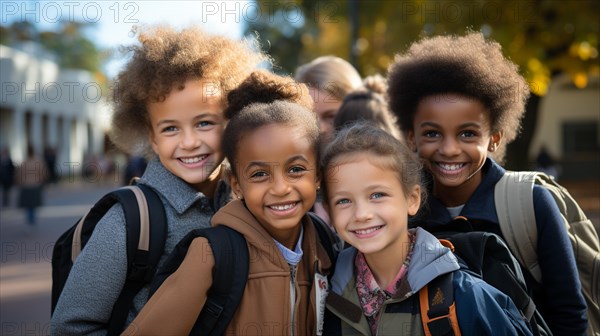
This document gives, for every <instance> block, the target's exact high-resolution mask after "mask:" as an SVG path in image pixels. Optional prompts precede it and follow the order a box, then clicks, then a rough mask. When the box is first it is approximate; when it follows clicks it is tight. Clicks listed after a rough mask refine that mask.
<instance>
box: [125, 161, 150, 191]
mask: <svg viewBox="0 0 600 336" xmlns="http://www.w3.org/2000/svg"><path fill="white" fill-rule="evenodd" d="M147 165H148V162H147V161H146V158H144V157H143V156H141V155H139V154H132V155H129V156H128V157H127V166H126V167H125V176H124V178H123V183H124V184H125V185H129V184H131V182H132V180H133V179H134V178H136V177H141V176H142V175H143V174H144V170H146V166H147Z"/></svg>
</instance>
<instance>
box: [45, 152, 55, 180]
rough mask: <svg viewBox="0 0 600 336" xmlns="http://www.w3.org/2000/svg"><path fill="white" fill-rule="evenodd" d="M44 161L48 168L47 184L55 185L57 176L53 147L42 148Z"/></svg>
mask: <svg viewBox="0 0 600 336" xmlns="http://www.w3.org/2000/svg"><path fill="white" fill-rule="evenodd" d="M44 161H45V162H46V167H47V168H48V182H49V183H55V182H56V181H58V176H57V174H56V149H54V147H51V146H45V147H44Z"/></svg>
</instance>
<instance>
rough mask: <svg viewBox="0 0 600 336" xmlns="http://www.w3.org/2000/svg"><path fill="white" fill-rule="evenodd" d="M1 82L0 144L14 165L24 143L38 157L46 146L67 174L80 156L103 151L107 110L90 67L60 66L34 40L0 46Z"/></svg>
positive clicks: (77, 165) (21, 156) (23, 151)
mask: <svg viewBox="0 0 600 336" xmlns="http://www.w3.org/2000/svg"><path fill="white" fill-rule="evenodd" d="M17 48H18V49H17ZM0 83H1V85H2V89H1V97H0V147H4V146H6V147H8V148H9V149H10V154H11V156H12V159H13V161H14V162H15V163H16V164H19V163H21V162H22V161H23V160H24V159H25V154H26V149H27V146H28V145H32V146H33V148H34V149H35V152H36V153H37V154H39V155H40V156H41V155H43V153H44V149H46V148H51V149H53V150H54V151H55V153H56V166H55V169H56V170H57V172H58V173H59V174H60V175H62V176H66V175H67V174H69V173H73V172H76V173H79V172H80V171H81V170H82V168H83V167H82V165H83V162H84V156H87V155H97V154H102V153H103V152H104V146H105V140H104V139H105V132H106V129H107V125H108V120H109V118H110V116H109V113H110V109H109V108H108V104H107V103H106V92H102V88H101V86H100V85H99V84H98V83H97V82H96V81H95V80H94V78H93V76H92V74H91V73H90V72H88V71H84V70H72V69H61V68H59V66H58V65H57V64H56V62H54V61H53V60H52V56H51V55H48V54H47V53H46V52H45V51H44V50H43V49H42V48H40V47H39V46H38V45H36V44H35V43H27V44H24V45H21V46H19V47H16V48H15V47H7V46H3V45H0Z"/></svg>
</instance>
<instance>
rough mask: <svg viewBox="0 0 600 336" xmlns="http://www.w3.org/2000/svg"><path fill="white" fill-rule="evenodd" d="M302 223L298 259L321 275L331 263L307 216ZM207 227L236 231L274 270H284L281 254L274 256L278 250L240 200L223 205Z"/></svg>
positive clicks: (273, 241)
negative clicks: (300, 256) (219, 227)
mask: <svg viewBox="0 0 600 336" xmlns="http://www.w3.org/2000/svg"><path fill="white" fill-rule="evenodd" d="M302 223H303V225H304V226H303V228H304V234H303V241H302V250H303V252H304V253H303V257H302V259H303V260H305V261H306V260H308V262H309V263H308V264H306V265H310V266H311V267H312V265H317V267H318V271H319V272H320V273H322V274H323V270H327V269H329V268H330V266H331V262H330V261H329V258H327V252H326V251H325V249H324V248H323V247H322V246H320V244H318V242H317V237H318V234H317V232H316V229H315V228H314V225H312V222H311V221H310V217H309V216H308V215H304V217H303V219H302ZM309 224H310V225H309ZM211 225H212V226H216V225H225V226H228V227H230V228H232V229H234V230H236V231H238V232H239V233H241V234H243V235H244V237H245V238H246V241H247V242H248V245H252V246H253V247H254V248H256V249H257V250H258V251H259V253H261V257H262V256H264V257H267V258H268V259H269V261H270V262H271V263H273V264H275V265H277V267H280V268H282V269H285V270H288V269H289V266H288V263H287V261H286V260H285V258H284V257H283V255H281V253H274V252H275V251H277V252H279V249H278V248H277V246H276V243H275V240H274V239H273V237H271V235H270V234H269V233H268V232H267V230H265V229H264V228H263V227H262V225H260V223H258V221H257V220H256V219H255V218H254V216H252V214H251V213H250V211H248V209H247V208H246V206H245V205H244V202H243V201H241V200H233V201H231V202H229V203H228V204H227V205H225V206H223V207H222V208H221V209H220V210H219V211H218V212H217V213H216V214H215V215H214V216H213V218H212V219H211ZM306 258H308V259H306Z"/></svg>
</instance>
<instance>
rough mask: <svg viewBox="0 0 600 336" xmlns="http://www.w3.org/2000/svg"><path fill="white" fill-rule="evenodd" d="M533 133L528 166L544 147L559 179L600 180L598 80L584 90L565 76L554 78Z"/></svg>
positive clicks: (599, 93)
mask: <svg viewBox="0 0 600 336" xmlns="http://www.w3.org/2000/svg"><path fill="white" fill-rule="evenodd" d="M535 130H536V131H535V135H534V138H533V141H532V143H531V146H530V148H529V157H530V162H533V161H535V158H536V156H537V154H538V153H539V152H540V149H541V148H542V147H546V149H547V150H548V152H549V153H550V154H551V155H552V156H553V157H554V158H555V159H556V161H557V163H558V164H559V167H560V168H559V169H560V172H559V175H560V177H561V178H562V179H567V180H589V179H594V180H597V179H599V178H600V173H599V172H600V77H599V76H598V75H596V76H591V77H590V78H589V81H588V84H587V86H586V87H585V88H583V89H580V88H577V87H575V85H573V83H572V81H571V79H570V78H569V76H568V75H566V74H563V75H559V76H557V77H556V78H553V80H552V84H551V86H550V88H549V90H548V93H547V94H546V96H545V97H544V98H543V100H542V101H541V105H540V111H539V115H538V118H537V125H536V128H535Z"/></svg>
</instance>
